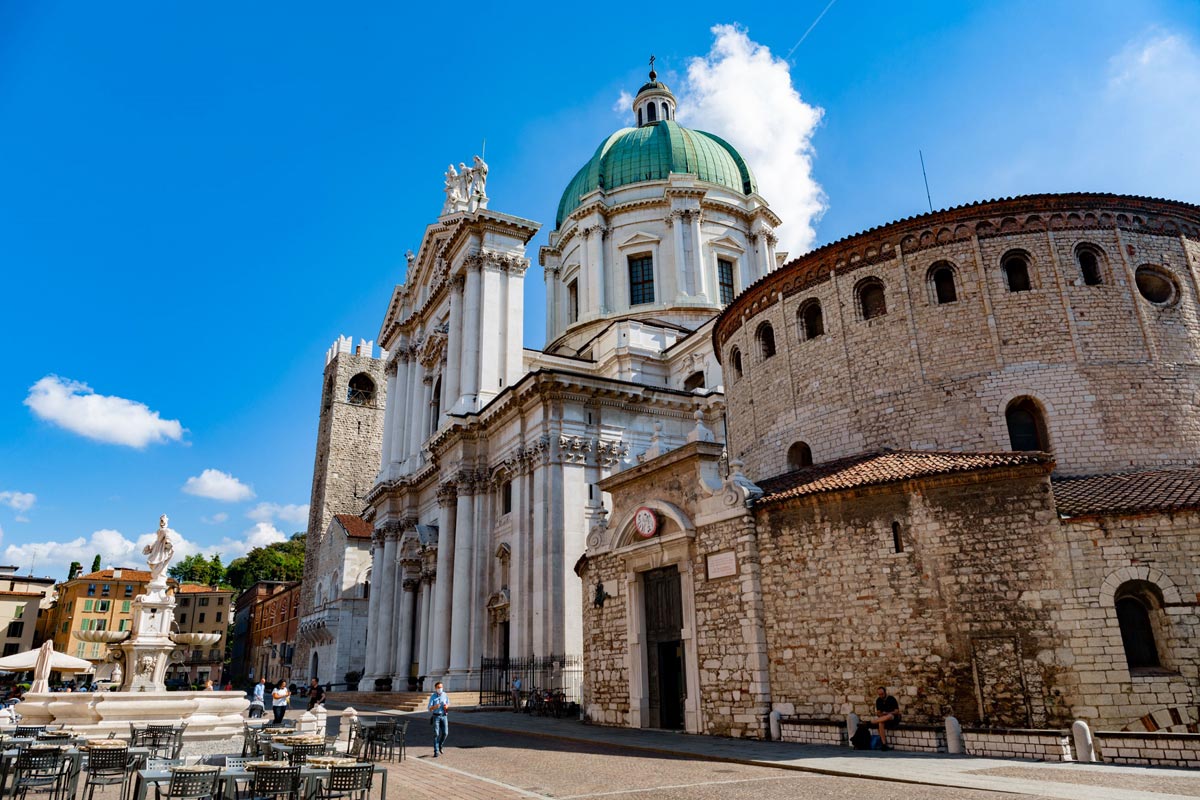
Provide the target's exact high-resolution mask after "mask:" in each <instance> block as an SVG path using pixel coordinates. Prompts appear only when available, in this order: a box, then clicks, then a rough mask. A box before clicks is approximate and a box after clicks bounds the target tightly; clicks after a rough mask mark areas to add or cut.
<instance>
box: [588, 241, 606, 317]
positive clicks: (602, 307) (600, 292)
mask: <svg viewBox="0 0 1200 800" xmlns="http://www.w3.org/2000/svg"><path fill="white" fill-rule="evenodd" d="M605 232H606V229H605V228H604V227H602V226H597V227H595V228H592V229H591V233H590V235H589V236H588V237H587V244H586V246H587V248H588V264H590V265H591V274H592V278H591V280H592V285H593V286H594V287H595V289H596V294H595V297H596V313H597V314H598V315H603V314H604V313H605V311H606V310H607V308H608V294H607V292H605V285H604V284H605V281H606V280H607V275H606V273H607V270H606V269H605V265H604V247H603V245H604V234H605Z"/></svg>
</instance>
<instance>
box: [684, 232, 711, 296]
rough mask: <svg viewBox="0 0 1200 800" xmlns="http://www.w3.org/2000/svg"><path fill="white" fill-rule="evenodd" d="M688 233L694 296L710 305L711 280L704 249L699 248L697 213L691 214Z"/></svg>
mask: <svg viewBox="0 0 1200 800" xmlns="http://www.w3.org/2000/svg"><path fill="white" fill-rule="evenodd" d="M688 233H689V235H690V236H691V237H692V269H693V270H694V273H693V274H694V275H695V276H696V294H698V295H703V296H704V297H705V298H707V300H708V302H710V303H712V302H715V301H714V299H713V295H712V286H711V284H712V278H711V277H709V274H708V272H709V265H708V259H706V258H705V257H704V249H703V247H702V246H701V241H702V240H701V238H700V212H699V211H694V212H692V219H691V221H690V222H689V223H688Z"/></svg>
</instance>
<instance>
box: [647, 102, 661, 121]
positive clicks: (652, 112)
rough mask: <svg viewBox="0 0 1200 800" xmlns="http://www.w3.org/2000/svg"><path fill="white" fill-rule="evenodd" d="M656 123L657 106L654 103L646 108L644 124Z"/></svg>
mask: <svg viewBox="0 0 1200 800" xmlns="http://www.w3.org/2000/svg"><path fill="white" fill-rule="evenodd" d="M657 121H658V106H657V105H655V104H654V103H651V104H650V105H648V106H646V122H657Z"/></svg>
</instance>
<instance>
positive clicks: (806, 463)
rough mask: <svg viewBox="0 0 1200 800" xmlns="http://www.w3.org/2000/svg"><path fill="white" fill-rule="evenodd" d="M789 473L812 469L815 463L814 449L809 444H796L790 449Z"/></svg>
mask: <svg viewBox="0 0 1200 800" xmlns="http://www.w3.org/2000/svg"><path fill="white" fill-rule="evenodd" d="M787 461H788V472H795V471H796V470H798V469H804V468H805V467H811V466H812V463H813V457H812V448H811V447H809V446H808V443H807V442H796V443H795V444H793V445H792V446H791V447H789V448H788V452H787Z"/></svg>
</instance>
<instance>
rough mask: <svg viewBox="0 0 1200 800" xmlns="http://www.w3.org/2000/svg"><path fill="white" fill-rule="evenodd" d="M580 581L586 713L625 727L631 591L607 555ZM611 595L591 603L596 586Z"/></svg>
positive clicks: (617, 562)
mask: <svg viewBox="0 0 1200 800" xmlns="http://www.w3.org/2000/svg"><path fill="white" fill-rule="evenodd" d="M581 577H582V579H583V675H584V698H583V704H584V711H585V712H586V713H587V715H588V717H589V718H590V719H591V720H592V721H593V722H598V723H601V724H603V725H622V726H625V725H628V724H629V666H628V663H627V660H626V659H627V654H628V652H629V636H628V623H627V622H626V614H627V613H629V607H628V601H629V593H628V590H627V587H626V586H625V580H624V577H625V576H624V570H623V568H622V564H621V560H620V559H619V558H617V557H615V556H612V555H608V556H604V557H601V558H594V559H589V560H588V561H587V564H586V567H585V568H584V570H583V571H582V575H581ZM597 581H600V582H602V583H603V584H604V585H605V586H606V587H607V588H608V592H609V594H610V596H609V598H608V599H607V600H606V601H605V603H604V606H603V607H601V608H597V607H596V606H595V604H594V603H593V602H592V599H593V598H594V596H595V586H596V582H597Z"/></svg>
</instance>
